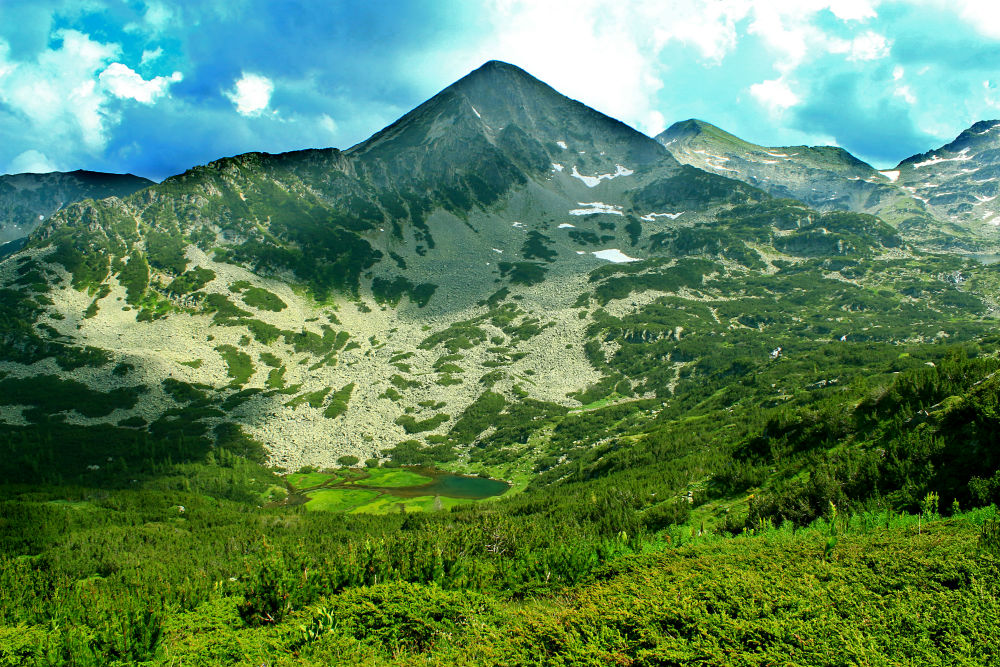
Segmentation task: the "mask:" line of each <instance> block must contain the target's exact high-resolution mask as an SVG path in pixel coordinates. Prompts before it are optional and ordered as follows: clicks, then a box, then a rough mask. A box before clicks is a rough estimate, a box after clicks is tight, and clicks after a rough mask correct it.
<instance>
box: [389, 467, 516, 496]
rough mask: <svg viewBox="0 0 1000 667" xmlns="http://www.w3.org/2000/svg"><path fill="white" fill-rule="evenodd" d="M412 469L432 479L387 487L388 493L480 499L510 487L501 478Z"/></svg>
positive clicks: (498, 493) (500, 492)
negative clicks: (405, 485)
mask: <svg viewBox="0 0 1000 667" xmlns="http://www.w3.org/2000/svg"><path fill="white" fill-rule="evenodd" d="M410 470H414V472H417V473H420V474H422V475H426V476H428V477H430V478H431V481H430V482H429V483H427V484H423V485H421V486H407V487H402V488H395V489H385V491H386V493H391V494H392V495H394V496H399V497H401V498H414V497H416V496H447V497H448V498H472V499H475V500H480V499H482V498H490V497H492V496H499V495H501V494H503V493H506V491H507V489H509V488H510V484H508V483H507V482H502V481H500V480H499V479H488V478H485V477H469V476H466V475H456V474H455V473H453V472H446V471H444V470H433V469H427V468H423V469H421V468H417V469H414V468H410ZM373 488H378V487H373Z"/></svg>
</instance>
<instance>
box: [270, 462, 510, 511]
mask: <svg viewBox="0 0 1000 667" xmlns="http://www.w3.org/2000/svg"><path fill="white" fill-rule="evenodd" d="M286 481H287V482H288V485H289V487H290V488H291V491H292V494H291V496H290V497H289V499H288V502H290V503H292V504H299V503H306V504H307V505H306V506H307V507H308V508H309V509H321V510H328V511H345V512H361V513H372V514H384V513H386V512H389V511H393V510H400V509H403V510H414V511H429V510H431V509H442V508H446V507H454V506H455V505H460V504H463V503H469V502H474V501H477V500H483V499H485V498H491V497H493V496H499V495H502V494H503V493H506V492H507V490H508V489H509V488H510V485H509V484H507V482H503V481H500V480H497V479H489V478H485V477H472V476H468V475H459V474H456V473H453V472H449V471H446V470H438V469H436V468H426V467H417V466H407V467H404V468H371V469H351V470H337V471H330V472H325V473H320V472H314V473H295V474H292V475H289V476H288V477H287V478H286Z"/></svg>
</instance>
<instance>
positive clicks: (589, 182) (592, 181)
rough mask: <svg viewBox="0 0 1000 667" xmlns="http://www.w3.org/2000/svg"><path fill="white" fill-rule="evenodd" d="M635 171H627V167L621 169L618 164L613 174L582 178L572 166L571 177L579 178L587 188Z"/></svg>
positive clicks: (574, 166)
mask: <svg viewBox="0 0 1000 667" xmlns="http://www.w3.org/2000/svg"><path fill="white" fill-rule="evenodd" d="M634 173H635V171H634V170H632V169H629V168H628V167H623V166H622V165H620V164H616V165H615V173H613V174H598V175H597V176H584V175H583V174H581V173H580V172H579V171H577V170H576V165H573V173H572V174H571V176H573V178H579V179H580V180H581V181H583V183H584V185H586V186H587V187H588V188H592V187H595V186H596V185H597V184H598V183H600V182H601V181H603V180H609V181H610V180H611V179H612V178H618V177H619V176H631V175H632V174H634Z"/></svg>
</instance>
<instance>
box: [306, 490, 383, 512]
mask: <svg viewBox="0 0 1000 667" xmlns="http://www.w3.org/2000/svg"><path fill="white" fill-rule="evenodd" d="M378 495H379V494H378V491H369V490H368V489H320V490H319V491H313V492H312V493H310V494H309V500H308V502H306V509H307V510H322V511H327V512H346V511H348V510H352V509H354V508H355V507H357V506H359V505H364V504H365V503H367V502H369V501H371V500H373V499H375V498H376V497H378Z"/></svg>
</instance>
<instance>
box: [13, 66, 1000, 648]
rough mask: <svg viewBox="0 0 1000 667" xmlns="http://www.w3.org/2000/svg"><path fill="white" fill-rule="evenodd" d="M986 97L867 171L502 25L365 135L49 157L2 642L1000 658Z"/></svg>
mask: <svg viewBox="0 0 1000 667" xmlns="http://www.w3.org/2000/svg"><path fill="white" fill-rule="evenodd" d="M996 126H997V123H996V122H995V121H989V122H983V123H978V124H976V125H974V126H973V127H972V128H970V129H969V130H967V131H966V132H964V133H962V135H960V136H959V138H958V139H956V140H955V141H954V142H952V143H950V144H948V145H947V146H944V147H942V148H940V149H937V150H934V151H930V152H929V153H926V154H923V155H918V156H914V157H913V158H908V159H906V160H903V161H902V162H901V163H900V164H899V166H898V167H897V168H896V169H893V170H885V171H881V172H880V171H877V170H875V169H874V168H872V167H871V166H869V165H867V164H866V163H864V162H862V161H860V160H858V159H856V158H854V157H853V156H851V155H850V154H849V153H848V152H846V151H845V150H843V149H840V148H836V147H782V148H767V147H761V146H757V145H754V144H750V143H748V142H745V141H743V140H741V139H738V138H736V137H735V136H733V135H730V134H728V133H726V132H724V131H723V130H721V129H719V128H716V127H714V126H712V125H709V124H707V123H704V122H702V121H695V120H689V121H683V122H681V123H677V124H675V125H673V126H672V127H671V128H669V129H668V130H666V131H665V132H664V133H662V134H661V135H659V136H658V137H657V138H656V139H653V138H650V137H648V136H646V135H644V134H642V133H640V132H638V131H636V130H634V129H632V128H630V127H628V126H626V125H625V124H623V123H621V122H619V121H617V120H615V119H612V118H610V117H608V116H605V115H603V114H601V113H599V112H597V111H595V110H593V109H590V108H589V107H587V106H585V105H583V104H581V103H580V102H577V101H574V100H571V99H569V98H567V97H565V96H563V95H561V94H560V93H558V92H557V91H555V90H554V89H552V88H551V87H549V86H548V85H546V84H544V83H543V82H541V81H539V80H537V79H535V78H534V77H532V76H531V75H530V74H528V73H527V72H524V71H523V70H521V69H519V68H517V67H515V66H513V65H510V64H506V63H502V62H497V61H491V62H489V63H486V64H485V65H483V66H482V67H481V68H479V69H477V70H476V71H474V72H472V73H470V74H469V75H467V76H466V77H464V78H462V79H461V80H459V81H457V82H456V83H454V84H453V85H451V86H449V87H448V88H446V89H444V90H443V91H441V92H440V93H439V94H437V95H435V96H434V97H432V98H431V99H430V100H428V101H427V102H425V103H424V104H422V105H420V106H418V107H417V108H415V109H414V110H413V111H411V112H409V113H407V114H406V115H404V116H403V117H402V118H400V119H399V120H397V121H396V122H395V123H393V124H391V125H389V126H388V127H386V128H385V129H383V130H381V131H380V132H378V133H376V134H375V135H373V136H372V137H371V138H370V139H368V140H366V141H364V142H362V143H360V144H357V145H356V146H353V147H351V148H348V149H345V150H338V149H334V148H329V149H311V150H303V151H296V152H291V153H283V154H268V153H247V154H242V155H237V156H234V157H226V158H221V159H218V160H215V161H213V162H210V163H208V164H206V165H203V166H197V167H193V168H191V169H190V170H188V171H186V172H184V173H182V174H179V175H176V176H172V177H170V178H167V179H166V180H164V181H163V182H161V183H145V184H140V183H138V182H136V181H129V182H128V184H126V183H120V184H119V185H120V186H121V188H122V189H121V190H118V191H113V192H108V191H101V192H98V191H96V190H88V191H87V193H89V194H86V193H85V194H84V195H81V197H82V196H86V197H87V198H86V199H82V198H81V199H80V200H79V201H76V202H75V203H71V204H68V205H66V206H63V207H62V208H61V209H60V210H58V211H56V210H55V209H51V210H50V208H45V209H44V210H43V208H39V207H41V206H43V203H44V205H45V206H49V205H50V204H51V203H52V202H55V201H56V200H58V201H59V202H60V206H61V205H62V202H63V200H64V198H66V199H67V200H68V197H69V195H65V194H64V193H63V191H60V190H59V189H58V188H57V187H55V186H50V185H45V184H46V183H47V181H46V180H45V177H44V176H42V177H39V178H38V179H37V182H38V183H39V185H37V186H35V185H32V186H31V187H30V188H28V189H30V190H31V192H32V193H33V194H32V195H31V198H30V200H25V201H21V202H20V203H18V202H17V201H15V200H14V199H11V200H10V202H11V203H9V204H3V205H5V206H7V207H8V209H6V210H10V211H15V210H16V211H28V213H30V217H31V219H32V224H34V222H35V220H34V219H35V218H36V217H38V216H41V218H39V220H38V221H37V223H38V224H37V226H36V227H35V228H34V229H32V230H30V236H29V237H28V239H27V241H26V242H24V244H23V247H19V248H17V249H16V250H15V249H14V248H11V250H14V251H13V252H11V253H10V254H9V255H6V256H3V257H2V258H0V342H2V345H0V448H2V450H0V451H3V453H4V456H3V457H2V458H0V471H2V473H0V476H2V479H3V480H4V484H3V485H2V486H0V488H3V489H4V494H3V496H2V497H0V504H2V505H3V508H4V510H3V515H2V516H3V519H2V521H0V540H2V541H3V544H4V550H3V552H2V554H0V580H2V581H12V582H17V583H16V584H12V585H11V586H9V587H5V588H6V589H7V590H4V591H3V592H0V612H2V613H0V664H39V665H42V664H46V665H47V664H140V663H141V664H206V665H207V664H261V663H262V662H266V661H269V662H267V663H266V664H275V665H277V664H289V665H291V664H309V665H312V664H316V665H318V664H331V662H336V663H337V664H348V663H349V664H365V662H366V661H367V662H368V663H369V664H370V663H372V662H378V663H382V664H429V663H431V662H434V661H438V664H453V663H463V664H501V663H503V664H561V663H560V661H562V664H612V663H617V664H772V663H773V662H774V661H775V660H778V659H779V658H781V659H788V660H798V661H799V663H798V664H829V662H830V661H832V660H833V658H832V657H831V656H832V655H833V653H834V652H841V653H842V656H843V660H844V662H845V664H848V663H852V661H853V662H856V663H858V664H876V663H874V662H872V661H873V660H875V659H876V658H879V659H884V660H887V662H886V663H885V664H902V663H903V662H906V661H909V664H918V663H917V662H914V661H922V662H920V664H947V663H946V662H942V661H941V660H940V659H941V656H943V655H949V651H951V652H953V656H954V659H955V660H958V661H960V662H963V663H964V664H990V663H989V661H990V660H991V659H993V658H995V657H996V656H995V655H994V654H995V649H990V650H991V651H993V653H990V651H987V650H984V649H983V647H982V636H988V635H989V632H992V631H993V629H995V626H996V619H995V618H993V617H991V616H990V613H992V612H990V611H989V609H992V607H990V606H989V605H990V604H993V603H992V602H990V601H991V600H994V598H995V595H996V593H997V592H998V591H997V584H996V582H997V581H1000V579H997V578H996V577H995V575H996V573H997V572H996V570H997V567H998V563H1000V561H998V560H997V554H998V553H1000V528H998V527H997V526H998V523H997V520H998V517H997V513H996V507H995V504H996V503H997V502H998V501H1000V440H998V438H1000V412H998V410H997V404H998V400H1000V398H998V397H1000V375H998V372H1000V357H998V346H1000V334H998V332H997V326H996V325H997V316H998V314H1000V264H996V263H992V264H991V263H988V262H987V261H981V260H982V259H983V258H982V257H980V255H983V256H987V255H991V254H996V252H997V247H998V245H1000V238H998V236H997V234H998V232H997V231H996V230H997V229H998V227H997V226H996V225H994V224H993V222H992V221H993V220H994V219H996V220H998V221H1000V217H997V216H996V213H995V212H994V209H993V208H992V204H991V203H990V202H991V201H992V199H993V197H994V196H995V195H996V183H1000V181H997V180H996V178H994V176H993V172H994V171H995V169H996V167H995V165H994V158H995V155H994V153H997V150H998V149H1000V144H998V145H997V146H996V147H994V146H993V143H994V142H995V141H997V140H996V139H995V136H1000V135H997V133H996V132H995V131H994V129H995V128H996ZM997 154H1000V153H997ZM25 176H26V175H18V176H13V177H0V197H2V196H3V193H4V192H5V190H3V189H2V188H4V187H5V186H4V184H5V183H7V182H8V181H3V180H2V179H21V180H22V181H23V180H24V177H25ZM51 178H52V179H56V180H58V178H57V177H56V176H54V175H53V176H52V177H51ZM995 181H996V182H995ZM10 182H11V183H15V182H18V183H20V182H21V181H14V180H11V181H10ZM132 186H136V187H135V188H133V189H130V188H131V187H132ZM140 186H141V189H140ZM13 187H20V188H21V190H24V189H25V187H27V186H23V185H22V186H16V185H15V186H13ZM60 187H61V186H60ZM18 192H20V190H19V191H18ZM43 192H44V193H45V195H46V196H45V197H42V196H41V195H42V193H43ZM3 201H4V202H6V201H8V200H3ZM998 210H1000V209H998ZM5 219H6V218H5ZM10 219H12V220H13V219H14V218H10ZM17 224H19V225H21V226H20V227H18V230H24V231H29V230H28V226H27V223H26V222H19V223H17ZM17 233H18V234H19V233H20V231H18V232H17ZM13 234H14V232H11V233H10V234H9V235H13ZM0 240H2V239H0ZM18 245H21V244H20V243H19V244H18ZM445 471H447V472H448V473H455V474H457V475H459V476H463V475H464V476H469V477H471V476H473V475H478V476H479V477H481V478H488V479H490V480H493V481H494V483H495V484H497V488H498V489H501V490H503V489H506V488H508V487H509V489H510V490H509V491H506V492H505V493H503V494H502V495H499V496H488V494H483V495H485V496H487V497H485V498H484V497H481V496H473V495H468V496H464V497H459V496H455V497H451V496H448V495H447V494H444V493H440V492H435V493H430V492H427V493H424V494H422V495H421V494H420V491H419V489H420V486H421V485H422V484H424V483H425V480H429V479H430V478H431V477H434V479H437V478H438V476H440V475H442V474H443V473H444V472H445ZM496 480H500V481H503V482H505V484H499V483H498V482H496ZM411 487H412V488H411ZM392 488H396V489H397V490H398V489H403V492H399V495H392V494H388V493H385V491H386V490H387V489H392ZM407 494H409V495H407ZM390 496H391V497H390ZM911 557H912V559H911ZM906 559H911V560H906ZM903 560H906V562H907V563H910V565H905V566H904V565H902V564H900V563H902V562H903ZM911 565H912V567H911ZM716 568H721V569H720V570H719V571H725V572H726V573H728V574H727V575H726V577H727V578H726V580H725V581H722V580H721V579H718V578H713V577H712V575H711V572H712V571H713V570H715V569H716ZM907 568H909V569H907ZM904 570H905V571H904ZM789 572H794V573H795V574H794V576H792V575H789V574H788V573H789ZM789 577H791V578H789ZM800 579H801V581H808V582H813V583H811V584H809V585H806V584H802V585H801V586H800V585H799V583H798V582H799V581H800ZM813 585H815V586H817V587H819V589H821V592H819V593H816V592H815V591H814V590H811V589H810V590H807V589H808V588H809V587H810V586H813ZM0 588H4V587H0ZM53 591H58V594H53V593H52V592H53ZM690 595H693V596H694V597H686V596H690ZM815 595H818V596H819V598H821V599H822V604H823V605H826V606H824V609H827V608H829V610H828V611H824V612H822V614H823V615H822V618H820V617H819V616H818V614H820V612H818V611H816V608H815V607H814V603H813V600H814V599H815V598H814V597H813V596H815ZM59 596H62V597H59ZM668 597H669V599H670V600H672V601H676V604H674V603H673V602H671V603H664V604H662V605H661V604H660V603H658V602H657V603H656V604H654V603H653V602H652V601H654V600H659V599H661V598H662V599H667V598H668ZM956 599H960V602H958V603H956V602H955V600H956ZM637 600H644V601H650V602H649V604H648V605H647V604H646V602H642V603H641V604H639V603H637ZM769 600H777V601H775V602H773V604H772V602H769ZM994 601H995V600H994ZM816 604H820V603H816ZM952 606H953V607H955V608H958V609H962V610H964V613H966V615H967V617H968V619H971V620H968V622H967V623H966V622H964V621H961V620H960V619H957V618H953V617H952V616H948V615H946V614H944V612H943V610H944V609H946V608H950V607H952ZM994 606H995V605H994ZM924 607H927V608H934V609H937V610H940V611H941V614H940V616H939V617H937V618H926V615H920V614H919V613H918V612H919V610H920V609H923V608H924ZM860 609H864V610H866V611H865V612H864V614H862V615H864V618H863V619H862V618H860V617H859V614H861V612H860V611H858V610H860ZM601 610H604V611H601ZM608 610H611V611H608ZM872 610H876V611H872ZM869 612H870V613H869ZM865 614H867V615H865ZM914 618H917V619H918V620H919V624H922V625H919V624H918V622H917V621H914V620H912V619H914ZM991 619H992V620H991ZM869 624H870V625H869ZM908 624H909V625H908ZM913 624H918V625H919V627H918V628H917V629H913V628H914V627H916V625H913ZM991 624H992V625H991ZM911 625H912V626H913V627H911ZM612 626H613V627H612ZM862 626H863V628H862ZM512 628H513V629H512ZM608 628H612V629H610V630H609V629H608ZM706 628H708V629H707V630H706ZM831 628H832V629H831ZM859 628H862V629H859ZM984 628H985V629H984ZM852 633H854V634H852ZM865 633H867V634H865ZM977 633H986V635H982V634H977ZM851 638H853V639H851ZM893 638H897V639H893ZM899 638H901V639H899ZM848 639H851V641H848ZM855 639H856V640H857V641H854V640H855ZM748 647H752V650H751V649H748ZM748 650H749V651H750V652H749V653H748V654H747V655H753V656H754V658H753V660H751V661H750V662H746V663H738V662H733V660H735V659H736V657H738V656H739V655H740V652H741V651H748ZM470 656H471V657H470ZM699 656H700V657H699ZM885 656H888V657H887V658H886V657H885ZM914 656H919V657H914ZM928 656H929V657H928ZM758 658H759V659H758ZM505 659H506V660H507V662H505ZM4 661H6V662H4ZM170 661H173V662H170ZM692 661H694V662H692ZM698 661H700V662H698ZM852 664H853V663H852Z"/></svg>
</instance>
